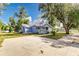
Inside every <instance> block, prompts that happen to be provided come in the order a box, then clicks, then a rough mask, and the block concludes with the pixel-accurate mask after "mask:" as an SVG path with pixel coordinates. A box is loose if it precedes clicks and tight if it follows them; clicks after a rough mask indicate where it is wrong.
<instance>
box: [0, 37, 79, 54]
mask: <svg viewBox="0 0 79 59" xmlns="http://www.w3.org/2000/svg"><path fill="white" fill-rule="evenodd" d="M44 39H47V38H41V37H36V36H25V37H19V38H11V39H5V40H4V42H3V44H2V45H3V47H1V48H0V55H2V56H40V55H41V56H56V55H61V56H63V55H64V56H66V55H72V56H73V55H79V48H77V47H72V46H65V47H63V48H56V47H52V46H50V45H51V42H45V41H44Z"/></svg>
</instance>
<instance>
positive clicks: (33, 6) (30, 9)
mask: <svg viewBox="0 0 79 59" xmlns="http://www.w3.org/2000/svg"><path fill="white" fill-rule="evenodd" d="M19 6H24V7H25V9H26V12H27V14H28V15H29V16H31V17H32V20H35V19H36V18H37V17H38V16H39V15H40V13H41V12H40V11H39V10H38V7H39V4H37V3H11V4H10V5H8V6H7V7H6V10H4V11H3V15H2V16H0V19H1V20H2V21H3V22H4V23H8V21H9V17H10V16H14V13H15V12H18V8H19Z"/></svg>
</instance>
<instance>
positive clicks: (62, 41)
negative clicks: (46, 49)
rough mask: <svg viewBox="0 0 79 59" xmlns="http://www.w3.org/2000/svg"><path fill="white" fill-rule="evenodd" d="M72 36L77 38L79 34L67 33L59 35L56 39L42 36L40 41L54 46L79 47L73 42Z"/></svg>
mask: <svg viewBox="0 0 79 59" xmlns="http://www.w3.org/2000/svg"><path fill="white" fill-rule="evenodd" d="M73 37H77V38H79V35H67V36H63V37H61V38H59V39H57V40H56V39H48V38H43V39H42V41H43V42H45V43H50V46H51V47H55V48H63V47H65V46H71V47H76V48H79V43H78V42H75V41H74V38H73ZM75 40H76V39H75Z"/></svg>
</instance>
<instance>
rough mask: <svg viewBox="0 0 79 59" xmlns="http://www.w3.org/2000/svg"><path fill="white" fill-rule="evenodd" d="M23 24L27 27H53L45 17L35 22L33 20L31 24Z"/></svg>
mask: <svg viewBox="0 0 79 59" xmlns="http://www.w3.org/2000/svg"><path fill="white" fill-rule="evenodd" d="M22 26H25V27H30V26H40V27H42V26H49V27H52V26H51V25H50V24H49V23H48V21H47V20H45V19H42V18H39V19H37V20H35V21H33V22H31V23H30V24H28V25H27V24H22Z"/></svg>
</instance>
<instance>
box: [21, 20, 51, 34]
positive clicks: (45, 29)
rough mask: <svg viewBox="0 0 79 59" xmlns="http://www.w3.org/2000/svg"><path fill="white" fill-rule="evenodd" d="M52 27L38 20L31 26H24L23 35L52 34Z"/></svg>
mask: <svg viewBox="0 0 79 59" xmlns="http://www.w3.org/2000/svg"><path fill="white" fill-rule="evenodd" d="M51 30H52V29H51V26H50V25H49V24H48V23H47V22H46V21H45V20H42V19H39V20H36V21H34V22H32V23H31V24H29V25H27V24H22V32H23V33H38V34H46V33H49V32H51Z"/></svg>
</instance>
